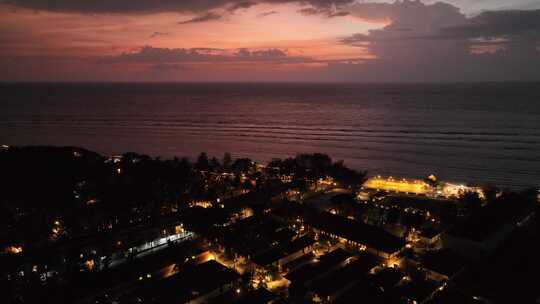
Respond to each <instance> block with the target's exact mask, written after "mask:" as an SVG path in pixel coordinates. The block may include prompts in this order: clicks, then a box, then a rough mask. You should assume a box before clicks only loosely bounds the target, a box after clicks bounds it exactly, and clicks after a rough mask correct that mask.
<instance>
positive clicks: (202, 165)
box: [195, 152, 210, 171]
mask: <svg viewBox="0 0 540 304" xmlns="http://www.w3.org/2000/svg"><path fill="white" fill-rule="evenodd" d="M209 167H210V163H209V161H208V155H207V154H206V153H205V152H202V153H201V154H199V157H198V158H197V162H196V163H195V168H196V169H198V170H200V171H207V170H208V168H209Z"/></svg>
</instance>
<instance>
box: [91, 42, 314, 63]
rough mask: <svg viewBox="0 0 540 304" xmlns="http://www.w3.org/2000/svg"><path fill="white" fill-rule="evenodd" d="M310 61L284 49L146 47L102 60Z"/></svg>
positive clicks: (179, 61)
mask: <svg viewBox="0 0 540 304" xmlns="http://www.w3.org/2000/svg"><path fill="white" fill-rule="evenodd" d="M309 60H311V59H309V58H307V57H300V56H290V55H289V54H288V52H287V51H286V50H281V49H275V48H271V49H256V50H252V49H247V48H241V49H237V50H223V49H213V48H190V49H186V48H175V49H170V48H155V47H152V46H145V47H142V48H141V49H139V50H137V51H135V52H130V53H122V54H120V55H118V56H109V57H106V58H103V59H101V61H100V62H102V63H153V64H173V63H206V62H210V63H228V62H273V63H293V62H304V61H309Z"/></svg>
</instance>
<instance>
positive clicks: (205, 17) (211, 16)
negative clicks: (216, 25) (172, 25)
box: [178, 12, 223, 24]
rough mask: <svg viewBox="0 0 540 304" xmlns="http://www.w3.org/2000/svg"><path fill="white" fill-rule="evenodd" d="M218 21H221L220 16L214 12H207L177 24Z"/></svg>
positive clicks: (221, 17)
mask: <svg viewBox="0 0 540 304" xmlns="http://www.w3.org/2000/svg"><path fill="white" fill-rule="evenodd" d="M220 19H223V16H222V15H220V14H218V13H214V12H208V13H204V14H202V15H199V16H196V17H193V18H191V19H188V20H185V21H180V22H178V24H189V23H202V22H208V21H216V20H220Z"/></svg>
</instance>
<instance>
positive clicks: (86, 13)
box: [0, 0, 540, 82]
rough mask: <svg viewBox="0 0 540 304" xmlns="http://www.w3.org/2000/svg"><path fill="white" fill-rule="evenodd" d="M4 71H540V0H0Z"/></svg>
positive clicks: (385, 74) (518, 76) (487, 77)
mask: <svg viewBox="0 0 540 304" xmlns="http://www.w3.org/2000/svg"><path fill="white" fill-rule="evenodd" d="M0 70H1V71H2V73H1V76H0V80H3V81H347V82H349V81H352V82H355V81H359V82H362V81H375V82H379V81H383V82H384V81H388V82H401V81H420V82H423V81H503V80H526V81H529V80H540V1H538V0H448V1H447V2H434V1H427V0H425V1H423V2H417V1H407V0H405V1H404V2H401V1H399V2H387V1H369V0H366V1H360V0H358V1H355V0H303V1H295V0H162V1H155V0H138V1H133V0H132V1H130V0H110V1H101V0H0Z"/></svg>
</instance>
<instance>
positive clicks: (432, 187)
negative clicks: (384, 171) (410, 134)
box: [363, 175, 484, 198]
mask: <svg viewBox="0 0 540 304" xmlns="http://www.w3.org/2000/svg"><path fill="white" fill-rule="evenodd" d="M426 180H427V181H430V180H431V181H433V184H430V183H427V182H426ZM426 180H419V179H413V180H411V179H405V178H394V177H392V176H390V177H381V176H380V175H378V176H375V177H370V178H368V180H367V181H366V182H365V183H364V185H363V186H364V188H366V189H371V190H376V191H386V192H396V193H405V194H414V195H432V196H442V197H446V198H450V197H460V196H461V195H463V194H464V193H465V192H476V193H478V196H479V197H480V198H484V192H483V191H482V188H480V187H474V186H467V185H464V184H456V183H448V182H438V181H437V178H436V177H435V176H433V175H430V176H429V177H428V178H426Z"/></svg>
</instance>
